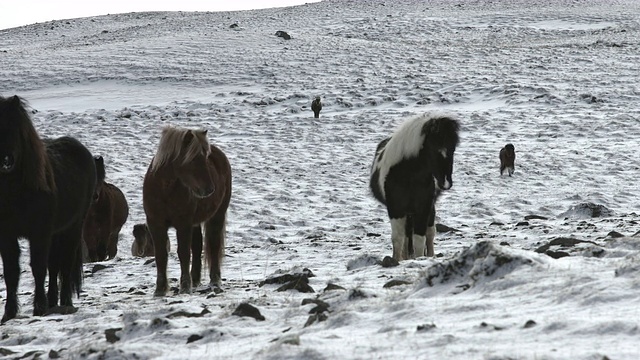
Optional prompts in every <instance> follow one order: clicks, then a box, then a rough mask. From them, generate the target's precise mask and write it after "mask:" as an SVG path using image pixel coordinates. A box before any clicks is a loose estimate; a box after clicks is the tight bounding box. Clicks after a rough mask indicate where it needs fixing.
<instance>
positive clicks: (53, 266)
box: [47, 236, 62, 308]
mask: <svg viewBox="0 0 640 360" xmlns="http://www.w3.org/2000/svg"><path fill="white" fill-rule="evenodd" d="M52 241H53V242H52V244H51V249H49V264H48V267H49V290H48V291H47V303H48V305H49V307H50V308H52V307H55V306H58V274H60V262H61V258H62V248H61V246H62V245H61V244H60V238H59V236H54V237H53V240H52Z"/></svg>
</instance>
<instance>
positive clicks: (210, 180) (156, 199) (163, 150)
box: [142, 127, 231, 296]
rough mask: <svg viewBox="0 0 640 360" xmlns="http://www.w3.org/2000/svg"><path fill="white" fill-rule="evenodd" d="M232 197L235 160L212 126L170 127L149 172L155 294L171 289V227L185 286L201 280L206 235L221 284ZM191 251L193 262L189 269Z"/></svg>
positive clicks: (145, 197) (146, 199)
mask: <svg viewBox="0 0 640 360" xmlns="http://www.w3.org/2000/svg"><path fill="white" fill-rule="evenodd" d="M230 200H231V166H230V165H229V160H228V159H227V157H226V155H225V154H224V153H223V152H222V151H221V150H220V149H219V148H217V147H216V146H214V145H211V144H209V141H208V140H207V130H190V129H184V128H177V127H165V128H164V129H163V131H162V136H161V138H160V144H159V145H158V150H157V152H156V155H155V156H154V158H153V160H152V161H151V164H150V165H149V169H148V170H147V174H146V175H145V178H144V185H143V193H142V201H143V205H144V211H145V214H146V216H147V227H148V231H149V234H150V235H151V239H152V240H153V245H154V246H153V247H154V249H155V259H156V269H157V280H156V291H155V296H164V295H166V293H167V291H168V290H169V284H168V281H167V257H168V254H167V242H168V241H169V237H168V234H167V231H168V230H169V228H170V227H173V228H175V229H176V236H177V238H178V258H179V259H180V292H181V293H190V292H191V287H192V286H197V285H199V284H200V278H201V268H202V263H201V259H200V257H201V254H202V243H203V240H202V237H199V236H198V235H199V234H200V230H201V225H203V226H204V249H205V253H206V259H207V262H208V265H209V279H210V286H211V287H219V286H220V285H221V281H222V278H221V273H220V265H221V263H222V258H223V257H224V241H225V232H226V218H227V215H226V214H227V208H228V207H229V202H230ZM190 255H191V257H192V259H191V260H192V261H193V265H192V266H191V273H189V265H190Z"/></svg>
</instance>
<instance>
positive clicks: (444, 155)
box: [440, 148, 447, 159]
mask: <svg viewBox="0 0 640 360" xmlns="http://www.w3.org/2000/svg"><path fill="white" fill-rule="evenodd" d="M440 155H442V157H443V158H445V159H446V158H447V149H445V148H442V149H440Z"/></svg>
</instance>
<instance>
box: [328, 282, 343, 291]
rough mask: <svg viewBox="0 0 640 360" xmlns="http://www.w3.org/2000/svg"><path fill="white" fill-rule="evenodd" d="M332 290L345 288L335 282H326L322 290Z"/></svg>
mask: <svg viewBox="0 0 640 360" xmlns="http://www.w3.org/2000/svg"><path fill="white" fill-rule="evenodd" d="M332 290H347V289H345V288H343V287H342V286H340V285H336V284H333V283H328V284H327V286H326V287H325V288H324V290H323V292H326V291H332Z"/></svg>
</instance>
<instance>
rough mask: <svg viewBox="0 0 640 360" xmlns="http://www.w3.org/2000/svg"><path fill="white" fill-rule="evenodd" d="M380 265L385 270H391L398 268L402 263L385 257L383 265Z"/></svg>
mask: <svg viewBox="0 0 640 360" xmlns="http://www.w3.org/2000/svg"><path fill="white" fill-rule="evenodd" d="M380 265H382V267H385V268H390V267H396V266H398V265H400V263H399V262H398V260H396V259H394V258H392V257H391V256H385V257H384V259H382V263H381V264H380Z"/></svg>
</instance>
